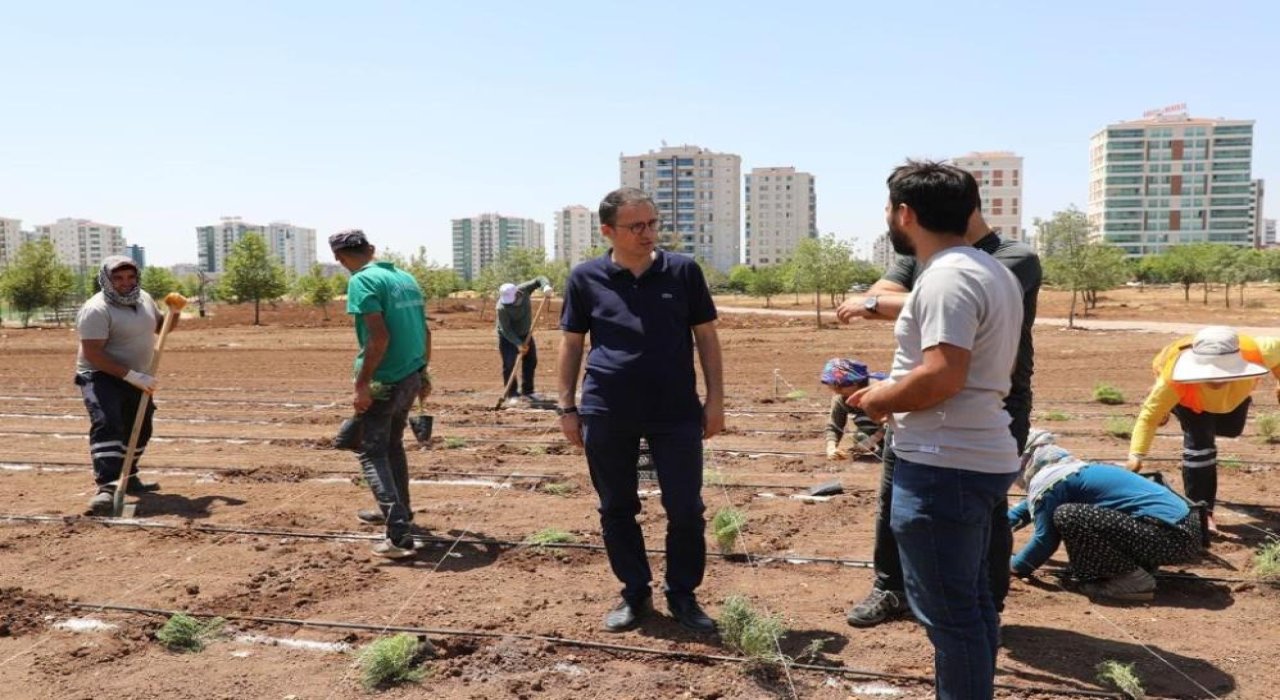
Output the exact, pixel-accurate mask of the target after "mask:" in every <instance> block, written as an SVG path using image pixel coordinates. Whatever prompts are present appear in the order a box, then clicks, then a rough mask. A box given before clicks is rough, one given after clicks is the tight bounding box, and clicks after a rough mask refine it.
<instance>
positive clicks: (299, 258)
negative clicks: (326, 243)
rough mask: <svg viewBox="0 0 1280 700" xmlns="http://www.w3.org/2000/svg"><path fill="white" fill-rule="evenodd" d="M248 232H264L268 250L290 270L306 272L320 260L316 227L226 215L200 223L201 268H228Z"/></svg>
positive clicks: (211, 271) (212, 271)
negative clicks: (253, 221) (232, 253)
mask: <svg viewBox="0 0 1280 700" xmlns="http://www.w3.org/2000/svg"><path fill="white" fill-rule="evenodd" d="M248 233H256V234H258V235H259V236H262V238H263V240H264V241H265V242H266V244H267V250H268V251H269V252H270V253H271V255H272V257H274V258H275V259H276V260H277V261H279V263H280V264H281V265H283V266H284V268H285V270H286V271H289V272H293V273H296V274H298V275H305V274H307V272H308V271H309V270H310V269H311V265H312V264H313V263H315V262H316V230H315V229H313V228H304V227H301V226H294V225H292V224H290V223H289V222H287V221H274V222H272V223H270V224H267V225H266V226H263V225H262V224H254V223H250V222H247V221H245V220H243V219H241V218H240V217H238V216H224V217H222V220H221V221H220V222H219V223H217V224H213V225H210V226H197V227H196V252H197V255H198V257H199V266H200V269H201V270H204V271H205V272H209V273H221V272H225V271H226V267H227V256H228V255H229V254H230V253H231V251H232V249H234V248H235V246H236V244H237V243H239V242H240V239H241V238H243V237H244V236H245V234H248Z"/></svg>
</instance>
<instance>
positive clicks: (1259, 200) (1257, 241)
mask: <svg viewBox="0 0 1280 700" xmlns="http://www.w3.org/2000/svg"><path fill="white" fill-rule="evenodd" d="M1266 193H1267V181H1266V180H1254V181H1253V187H1252V188H1251V189H1250V191H1249V196H1250V197H1251V198H1252V200H1253V201H1251V202H1250V203H1249V207H1250V213H1251V214H1252V215H1253V231H1252V233H1251V234H1250V236H1249V240H1250V241H1252V242H1253V247H1254V248H1262V247H1263V245H1264V241H1265V239H1266V235H1267V230H1266V229H1267V219H1266V217H1265V216H1263V208H1262V207H1263V205H1264V204H1265V203H1266Z"/></svg>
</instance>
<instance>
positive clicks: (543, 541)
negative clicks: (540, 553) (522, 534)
mask: <svg viewBox="0 0 1280 700" xmlns="http://www.w3.org/2000/svg"><path fill="white" fill-rule="evenodd" d="M574 541H575V540H574V537H573V535H572V534H571V533H569V532H565V531H564V530H557V529H556V528H554V527H549V528H546V529H545V530H539V531H537V532H535V533H533V534H532V535H529V537H528V539H526V540H525V541H524V543H525V544H529V545H533V546H535V547H545V546H546V545H549V544H571V543H573V542H574Z"/></svg>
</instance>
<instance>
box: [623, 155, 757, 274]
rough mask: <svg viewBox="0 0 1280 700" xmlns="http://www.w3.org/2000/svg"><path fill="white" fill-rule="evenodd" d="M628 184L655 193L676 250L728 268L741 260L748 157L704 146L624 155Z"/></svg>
mask: <svg viewBox="0 0 1280 700" xmlns="http://www.w3.org/2000/svg"><path fill="white" fill-rule="evenodd" d="M618 161H619V166H620V170H621V175H622V177H621V182H622V186H623V187H638V188H639V189H642V190H644V191H645V192H647V193H649V194H650V195H652V196H653V199H654V202H656V203H657V205H658V216H659V217H661V219H662V222H663V225H664V226H665V227H666V230H668V231H670V232H672V234H673V235H674V236H675V237H676V240H677V242H676V250H677V251H679V252H681V253H684V254H686V255H692V256H694V257H697V258H700V259H702V260H706V261H707V262H709V263H711V264H712V265H713V266H714V267H715V268H716V269H719V270H728V269H729V268H730V267H733V266H734V265H736V264H738V262H739V261H740V260H741V248H742V246H741V240H740V239H741V236H742V226H741V222H742V215H741V208H742V185H741V183H742V158H741V156H737V155H734V154H731V153H714V152H712V151H709V150H707V149H705V148H699V147H698V146H687V145H686V146H665V145H664V146H663V147H662V148H661V149H660V150H656V151H649V152H648V153H646V154H644V155H637V156H626V155H624V156H619V158H618Z"/></svg>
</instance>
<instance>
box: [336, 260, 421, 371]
mask: <svg viewBox="0 0 1280 700" xmlns="http://www.w3.org/2000/svg"><path fill="white" fill-rule="evenodd" d="M347 313H349V314H351V315H352V316H355V320H356V340H358V341H360V352H359V353H358V354H357V355H356V362H355V372H356V374H359V373H360V367H361V365H362V364H363V363H364V348H365V344H366V343H367V342H368V339H369V328H368V326H366V325H365V322H364V314H372V313H380V314H382V318H383V322H384V323H386V325H387V332H388V333H389V334H390V335H391V340H390V341H389V342H388V343H387V352H386V354H385V355H383V356H382V364H380V365H378V369H377V370H376V371H375V372H374V373H373V378H374V380H375V381H379V382H382V383H383V384H393V383H395V382H398V381H400V380H401V379H404V378H405V377H407V376H409V375H410V374H412V373H414V372H417V371H418V370H420V369H422V368H423V367H425V366H426V364H427V357H426V352H427V315H426V310H425V309H424V308H423V303H422V289H421V288H419V287H418V282H417V280H415V279H414V278H413V275H410V274H409V273H407V272H405V271H403V270H397V269H396V266H395V265H392V264H391V263H389V262H371V263H369V264H368V265H365V266H364V267H362V268H360V269H359V270H356V273H355V274H354V275H352V276H351V280H350V281H349V282H347Z"/></svg>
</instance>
